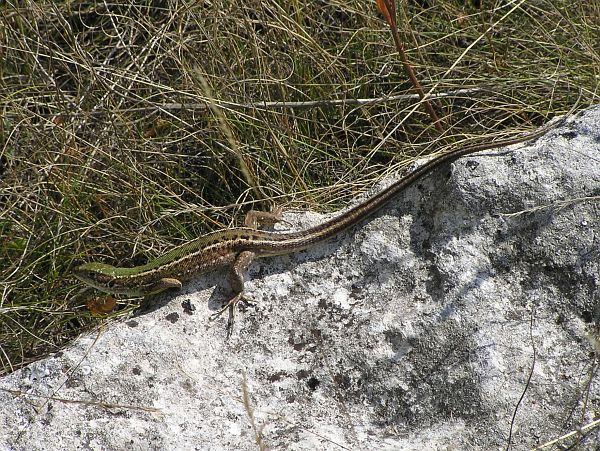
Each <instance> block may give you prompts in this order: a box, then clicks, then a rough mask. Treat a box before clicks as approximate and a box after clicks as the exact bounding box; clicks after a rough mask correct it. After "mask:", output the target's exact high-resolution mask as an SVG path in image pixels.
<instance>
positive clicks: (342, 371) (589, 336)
mask: <svg viewBox="0 0 600 451" xmlns="http://www.w3.org/2000/svg"><path fill="white" fill-rule="evenodd" d="M592 196H596V199H587V200H582V199H581V198H585V197H592ZM598 196H600V108H594V109H591V110H588V111H585V112H583V113H580V114H579V115H577V116H574V117H572V118H570V119H569V121H568V122H567V123H566V124H565V125H563V126H561V127H560V128H558V129H556V130H553V131H551V132H550V133H549V134H548V135H547V136H545V137H543V138H541V139H539V140H537V141H536V142H535V143H533V144H532V145H530V146H523V145H517V146H513V148H511V149H510V150H507V149H499V150H497V151H496V150H494V151H487V152H483V153H481V154H477V155H471V156H467V157H465V158H462V159H461V160H459V161H457V162H456V163H454V164H452V165H450V166H447V167H445V168H443V169H440V170H437V171H435V172H434V173H433V174H430V176H427V177H426V178H424V179H422V180H421V181H419V182H418V183H417V184H415V185H413V186H412V187H410V188H409V189H408V190H407V191H406V192H405V193H403V194H401V195H399V196H398V198H397V199H396V200H394V201H393V202H392V203H391V205H390V206H389V208H386V209H385V210H384V211H383V212H382V213H381V214H379V215H378V216H377V217H375V218H374V219H372V220H370V221H367V222H366V223H364V224H363V225H361V226H360V227H359V228H357V229H355V230H354V231H353V232H351V233H347V234H344V235H343V236H340V237H338V238H337V239H336V240H334V241H332V242H330V243H328V244H325V245H320V246H317V247H316V248H314V249H311V250H309V251H305V252H301V253H298V254H295V255H291V256H284V257H277V258H269V259H261V260H257V261H255V262H254V263H253V264H252V266H251V269H250V279H251V280H250V281H248V282H247V294H248V297H251V298H252V299H253V300H254V301H255V305H254V306H252V307H250V308H248V309H247V310H246V311H245V312H243V313H240V314H238V315H237V322H236V325H235V329H234V332H233V336H232V337H231V338H229V339H226V336H225V330H224V318H222V319H219V320H217V321H215V322H214V323H210V322H209V316H210V314H211V313H214V312H215V310H216V309H217V308H218V306H219V304H220V303H221V302H222V301H223V300H224V299H225V298H226V297H227V290H226V289H225V288H220V287H217V288H216V289H214V288H213V287H212V284H213V283H215V282H218V281H219V280H220V279H221V277H220V276H219V275H209V276H205V277H201V278H199V279H198V281H196V282H194V283H190V284H187V285H185V286H184V289H183V291H181V292H180V293H178V294H176V295H173V294H171V295H169V296H163V297H161V298H158V299H154V301H153V302H154V304H155V308H153V309H152V310H150V311H145V312H142V313H140V314H139V315H138V316H135V317H133V318H130V319H128V320H125V321H123V322H120V323H114V324H111V325H110V326H109V327H107V328H106V329H104V330H101V331H99V332H98V333H96V334H92V335H89V336H84V337H81V338H80V339H79V340H77V342H76V343H74V344H73V345H72V346H70V347H69V348H68V349H65V350H64V351H63V352H61V353H58V354H56V355H53V356H51V357H49V358H47V359H45V360H42V361H39V362H36V363H34V364H31V365H29V366H28V367H26V368H24V369H22V370H20V371H17V372H15V373H13V374H11V375H9V376H7V377H4V378H3V379H0V388H2V389H3V390H2V391H0V405H2V410H1V412H0V449H12V450H45V449H66V450H70V449H98V450H100V449H130V450H142V449H144V450H146V449H180V450H187V449H189V450H192V449H197V450H221V449H222V450H234V449H235V450H255V449H259V448H260V447H259V445H258V444H257V441H259V442H261V443H262V444H263V445H264V446H265V447H266V448H268V449H291V450H313V449H327V450H329V449H331V450H338V449H383V450H392V449H393V450H412V449H433V450H442V449H443V450H454V449H498V448H502V449H505V448H506V447H507V445H508V444H509V437H510V443H511V447H512V449H530V448H531V447H534V446H536V445H540V444H543V443H545V442H547V441H550V440H553V439H555V438H559V437H560V436H561V435H563V434H566V433H568V432H570V431H572V430H574V429H576V428H577V427H579V426H583V425H585V424H586V423H589V422H590V421H592V420H593V419H594V418H596V417H597V416H598V411H599V410H600V385H599V382H598V378H597V376H596V374H595V372H594V371H595V369H596V366H595V351H594V346H593V345H592V343H595V342H596V341H598V339H597V338H596V337H598V333H597V329H596V328H595V324H597V323H598V319H599V315H600V290H599V280H600V270H599V263H598V261H599V257H600V236H599V231H600V199H598ZM287 219H288V220H290V221H291V222H294V223H301V224H302V225H303V226H306V225H311V224H315V223H318V222H320V221H321V220H322V217H320V216H317V215H314V214H311V215H302V216H294V217H291V216H287ZM219 283H221V284H223V282H222V281H221V282H219ZM596 348H597V349H598V348H600V347H598V346H596ZM7 390H8V391H7ZM575 438H576V439H580V440H581V442H580V443H579V445H578V446H579V447H580V448H578V449H593V447H594V446H595V444H596V443H598V442H600V433H599V432H598V430H592V431H591V432H587V433H584V435H583V436H578V437H577V436H576V437H575ZM562 443H563V444H572V443H574V439H573V438H571V439H567V440H566V441H563V442H562Z"/></svg>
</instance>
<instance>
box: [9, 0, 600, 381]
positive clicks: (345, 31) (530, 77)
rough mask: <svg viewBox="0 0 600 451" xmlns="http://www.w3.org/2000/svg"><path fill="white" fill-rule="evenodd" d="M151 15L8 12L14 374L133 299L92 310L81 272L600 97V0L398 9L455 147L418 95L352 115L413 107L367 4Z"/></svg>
mask: <svg viewBox="0 0 600 451" xmlns="http://www.w3.org/2000/svg"><path fill="white" fill-rule="evenodd" d="M141 3H142V2H131V1H130V0H124V1H123V2H120V3H119V2H117V3H115V2H112V3H107V4H102V3H93V2H92V3H88V2H84V3H81V4H79V3H78V2H50V1H38V2H35V3H32V4H33V6H30V7H28V8H15V7H12V6H8V5H6V4H4V5H3V6H0V21H1V23H0V56H1V59H0V60H1V61H2V63H0V80H1V81H0V107H1V111H2V113H1V115H0V118H1V119H0V256H1V257H0V258H1V262H2V265H1V266H0V284H1V285H0V288H1V298H0V362H1V363H0V374H2V373H8V372H11V371H13V370H15V369H17V368H19V367H20V366H22V365H23V364H26V363H27V362H30V361H32V360H35V359H37V358H40V357H41V356H43V355H45V354H47V353H49V352H53V351H56V350H58V349H60V348H61V347H62V346H64V345H65V344H67V343H68V342H69V341H70V340H72V339H73V338H74V337H76V336H77V335H78V334H80V333H82V332H84V331H86V330H89V329H91V328H94V327H97V326H98V324H99V323H100V322H102V321H106V319H107V318H109V319H110V318H114V317H118V316H122V315H127V314H129V313H130V312H131V311H132V310H133V309H134V308H135V307H136V306H137V305H138V304H137V302H135V301H133V302H129V301H126V300H123V301H121V302H120V304H119V309H118V310H117V311H115V312H113V313H112V314H110V315H109V316H108V317H104V318H97V317H93V316H92V315H91V314H90V312H89V311H88V309H87V307H86V305H85V300H86V299H85V296H77V295H76V294H77V292H78V291H79V290H80V288H81V285H80V284H79V283H77V281H76V280H75V279H74V278H73V277H71V276H70V275H69V273H70V269H71V268H72V267H73V266H74V265H76V264H78V263H81V262H85V261H104V262H107V263H111V264H115V265H134V264H140V263H143V262H145V261H147V259H150V258H153V257H155V256H157V255H159V254H160V253H161V252H164V251H165V250H167V249H169V248H170V247H172V246H173V245H176V244H180V243H182V242H184V241H185V240H189V239H191V238H194V237H196V236H198V235H199V234H201V233H204V232H207V231H210V230H214V229H216V228H220V227H227V226H231V225H233V224H237V223H239V218H240V217H241V216H242V213H243V211H245V210H247V209H249V208H251V207H254V208H265V207H266V206H268V205H269V204H270V203H272V202H277V203H279V204H283V205H286V206H287V207H288V208H298V209H319V210H334V209H337V208H340V207H342V206H343V205H344V204H345V202H347V201H348V200H349V199H351V198H352V197H353V196H355V195H356V194H357V193H359V192H361V191H363V190H364V189H366V188H368V187H370V186H372V184H373V183H374V182H376V181H377V180H379V179H380V178H381V177H383V176H385V175H386V174H388V173H390V172H394V171H397V170H399V169H400V168H401V167H403V166H405V165H407V164H408V163H410V162H411V161H412V160H413V159H414V158H415V157H417V156H421V155H425V154H427V153H431V152H432V151H435V150H438V149H439V148H440V147H442V146H444V145H448V144H450V143H452V142H456V141H458V140H459V139H460V140H464V139H467V138H473V137H474V136H475V135H486V134H489V133H492V132H493V133H497V132H501V131H503V130H508V129H513V128H527V127H533V126H536V125H540V124H542V123H544V122H545V121H546V120H547V119H548V118H550V117H553V116H555V115H558V114H561V113H564V112H566V111H568V110H569V109H570V108H571V107H572V106H573V105H575V104H578V105H579V106H580V107H581V108H583V107H585V106H588V105H590V104H592V103H597V102H598V101H599V92H598V90H599V87H600V55H599V53H598V49H600V26H599V24H600V1H599V0H592V1H588V2H575V3H573V2H569V1H566V0H564V1H562V0H553V1H544V0H540V1H536V2H505V3H504V6H498V7H497V8H496V9H492V5H493V4H492V3H489V2H481V4H482V5H483V7H480V6H479V2H478V1H460V0H429V1H427V0H424V1H407V2H405V3H403V4H402V5H399V10H398V24H399V28H400V32H401V35H402V37H403V39H404V41H405V43H406V46H407V50H408V54H409V58H410V60H411V62H412V64H413V65H414V67H415V71H416V72H417V75H418V78H419V79H420V81H421V83H422V85H423V87H424V89H425V90H426V91H428V90H429V89H432V88H435V89H434V92H435V93H450V95H448V96H447V97H444V98H443V99H441V100H439V101H437V103H438V104H439V109H438V114H439V115H440V116H443V117H444V120H445V123H446V133H445V136H444V137H440V136H439V135H438V134H437V133H436V132H435V129H434V128H433V126H432V124H431V121H430V119H429V117H428V116H427V115H426V114H425V113H424V109H423V108H422V107H421V106H418V105H417V104H416V103H415V100H414V99H404V100H402V99H400V100H380V101H377V102H374V103H372V104H370V105H366V106H365V105H363V106H357V105H353V104H351V103H350V102H349V101H347V102H339V101H340V100H342V101H343V100H349V99H355V98H371V99H375V98H379V97H385V96H401V95H407V94H412V90H411V86H410V84H409V83H408V81H407V77H406V76H405V74H404V72H403V71H402V67H401V64H400V61H399V59H398V56H397V55H396V54H395V48H394V45H393V41H392V38H391V35H390V32H389V29H388V28H387V26H386V25H385V23H384V22H383V21H382V20H381V18H380V16H379V14H378V13H377V11H376V8H375V6H374V2H373V3H371V2H364V1H349V2H337V1H333V2H325V1H312V2H297V1H293V2H286V1H275V0H267V1H250V2H245V6H244V7H240V6H239V5H240V2H227V1H224V0H221V1H220V2H219V0H217V1H216V2H210V3H205V2H185V1H180V2H177V1H172V2H164V1H153V2H149V1H147V2H143V4H141ZM105 5H108V9H107V6H105ZM497 5H500V3H499V2H497ZM519 5H520V6H519ZM515 6H517V7H515ZM492 25H493V26H492ZM458 90H466V92H465V91H461V92H462V93H460V94H455V95H452V93H453V92H457V91H458ZM276 101H280V102H283V101H285V102H302V101H323V102H322V103H321V104H320V105H318V106H306V105H298V104H296V105H294V106H293V107H287V108H282V107H280V106H273V105H268V106H266V107H263V106H260V105H261V103H262V102H276ZM334 101H335V102H334ZM211 102H212V103H213V106H212V108H209V107H207V103H211ZM222 102H228V103H224V104H223V103H222ZM219 105H220V106H219Z"/></svg>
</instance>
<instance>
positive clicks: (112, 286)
mask: <svg viewBox="0 0 600 451" xmlns="http://www.w3.org/2000/svg"><path fill="white" fill-rule="evenodd" d="M106 286H107V287H108V288H114V287H115V281H114V280H109V281H108V283H107V284H106Z"/></svg>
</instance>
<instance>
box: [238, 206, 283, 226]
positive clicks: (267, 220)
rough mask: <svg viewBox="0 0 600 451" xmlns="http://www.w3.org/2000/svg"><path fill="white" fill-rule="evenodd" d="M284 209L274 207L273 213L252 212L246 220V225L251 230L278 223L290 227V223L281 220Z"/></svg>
mask: <svg viewBox="0 0 600 451" xmlns="http://www.w3.org/2000/svg"><path fill="white" fill-rule="evenodd" d="M282 213H283V207H281V206H274V207H273V209H272V210H271V211H261V210H250V211H248V212H247V213H246V216H245V218H244V225H245V226H246V227H250V228H251V229H257V228H259V227H260V226H263V225H273V224H276V223H278V222H283V223H285V224H288V225H290V223H289V222H287V221H285V220H284V219H282V218H281V215H282Z"/></svg>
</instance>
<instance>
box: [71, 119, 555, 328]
mask: <svg viewBox="0 0 600 451" xmlns="http://www.w3.org/2000/svg"><path fill="white" fill-rule="evenodd" d="M561 122H563V121H558V122H556V123H555V124H550V125H546V126H544V127H541V128H539V129H538V130H535V131H533V132H530V133H527V134H524V135H520V136H516V137H513V138H508V139H503V140H498V141H492V142H484V143H479V144H474V145H471V146H467V147H460V148H456V149H454V150H451V151H449V152H446V153H442V154H441V155H439V156H436V157H434V158H432V159H430V160H428V161H427V162H425V163H424V164H422V165H421V166H419V167H417V168H416V169H414V170H413V171H411V172H409V173H407V174H406V175H404V176H403V177H401V178H400V179H398V180H397V181H396V182H394V183H393V184H391V185H390V186H389V187H387V188H385V189H383V190H382V191H380V192H379V193H377V194H375V195H373V196H372V197H369V198H367V199H366V200H365V201H363V202H362V203H359V204H357V205H356V206H354V207H352V208H350V209H348V210H346V211H344V212H343V213H341V214H339V215H337V216H335V217H333V218H332V219H330V220H328V221H325V222H323V223H321V224H318V225H316V226H314V227H311V228H308V229H305V230H300V231H293V232H275V231H266V230H259V229H257V228H256V224H257V221H258V220H259V219H261V217H262V218H264V219H266V220H271V221H276V220H278V218H279V215H280V213H281V211H280V210H278V211H274V212H271V213H269V212H257V211H254V210H251V211H250V212H248V214H247V215H246V221H245V226H244V227H236V228H226V229H222V230H217V231H214V232H211V233H208V234H206V235H203V236H200V237H199V238H196V239H194V240H192V241H189V242H187V243H185V244H182V245H180V246H178V247H175V248H174V249H172V250H170V251H168V252H166V253H165V254H163V255H160V256H159V257H157V258H155V259H153V260H150V261H149V262H148V263H146V264H144V265H140V266H135V267H130V268H127V267H115V266H111V265H109V264H105V263H97V262H94V263H85V264H82V265H80V266H78V267H76V268H75V269H74V270H73V274H74V276H75V277H76V278H77V279H79V280H81V281H82V282H84V283H85V284H87V285H89V286H91V287H94V288H96V289H98V290H100V291H103V292H106V293H110V294H120V295H127V296H149V295H155V294H158V293H161V292H163V291H166V290H169V289H180V288H181V287H182V282H185V281H187V280H189V279H192V278H194V277H196V276H197V275H200V274H202V273H205V272H208V271H211V270H215V269H219V268H223V267H229V271H228V274H229V282H230V285H231V288H232V290H233V296H232V297H231V299H230V300H229V302H228V303H227V304H226V305H225V307H224V308H223V309H222V310H220V311H219V313H218V314H220V313H222V312H223V311H224V310H225V309H226V308H227V307H230V321H231V318H232V315H233V306H234V305H235V304H236V303H237V302H238V301H240V300H241V299H243V291H244V275H245V273H246V271H247V269H248V267H249V265H250V263H251V262H252V260H253V259H254V258H255V257H268V256H275V255H283V254H290V253H293V252H297V251H300V250H303V249H306V248H308V247H310V246H314V245H316V244H319V243H321V242H323V241H326V240H328V239H330V238H332V237H334V236H336V235H338V234H340V233H342V232H344V231H346V230H348V229H350V228H352V227H354V226H356V225H357V224H359V223H361V222H362V221H363V220H364V219H366V218H368V217H370V216H372V215H373V214H375V213H376V212H377V211H379V210H380V209H381V208H382V207H383V206H385V205H386V204H388V203H389V202H390V201H391V200H392V199H394V198H395V196H396V195H398V194H399V193H400V192H402V191H404V190H405V189H406V188H407V187H409V186H410V185H412V184H413V183H415V182H416V181H417V180H419V179H421V178H423V177H424V176H425V175H427V174H429V173H431V172H432V171H433V170H434V169H436V168H438V167H440V166H442V165H444V164H447V163H451V162H453V161H455V160H457V159H458V158H460V157H463V156H465V155H469V154H473V153H476V152H480V151H484V150H490V149H497V148H500V147H505V146H509V145H513V144H519V143H523V142H526V141H531V140H535V139H537V138H539V137H541V136H543V135H545V134H546V133H547V132H548V131H549V130H551V129H553V128H555V127H556V126H557V124H559V123H561Z"/></svg>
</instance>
